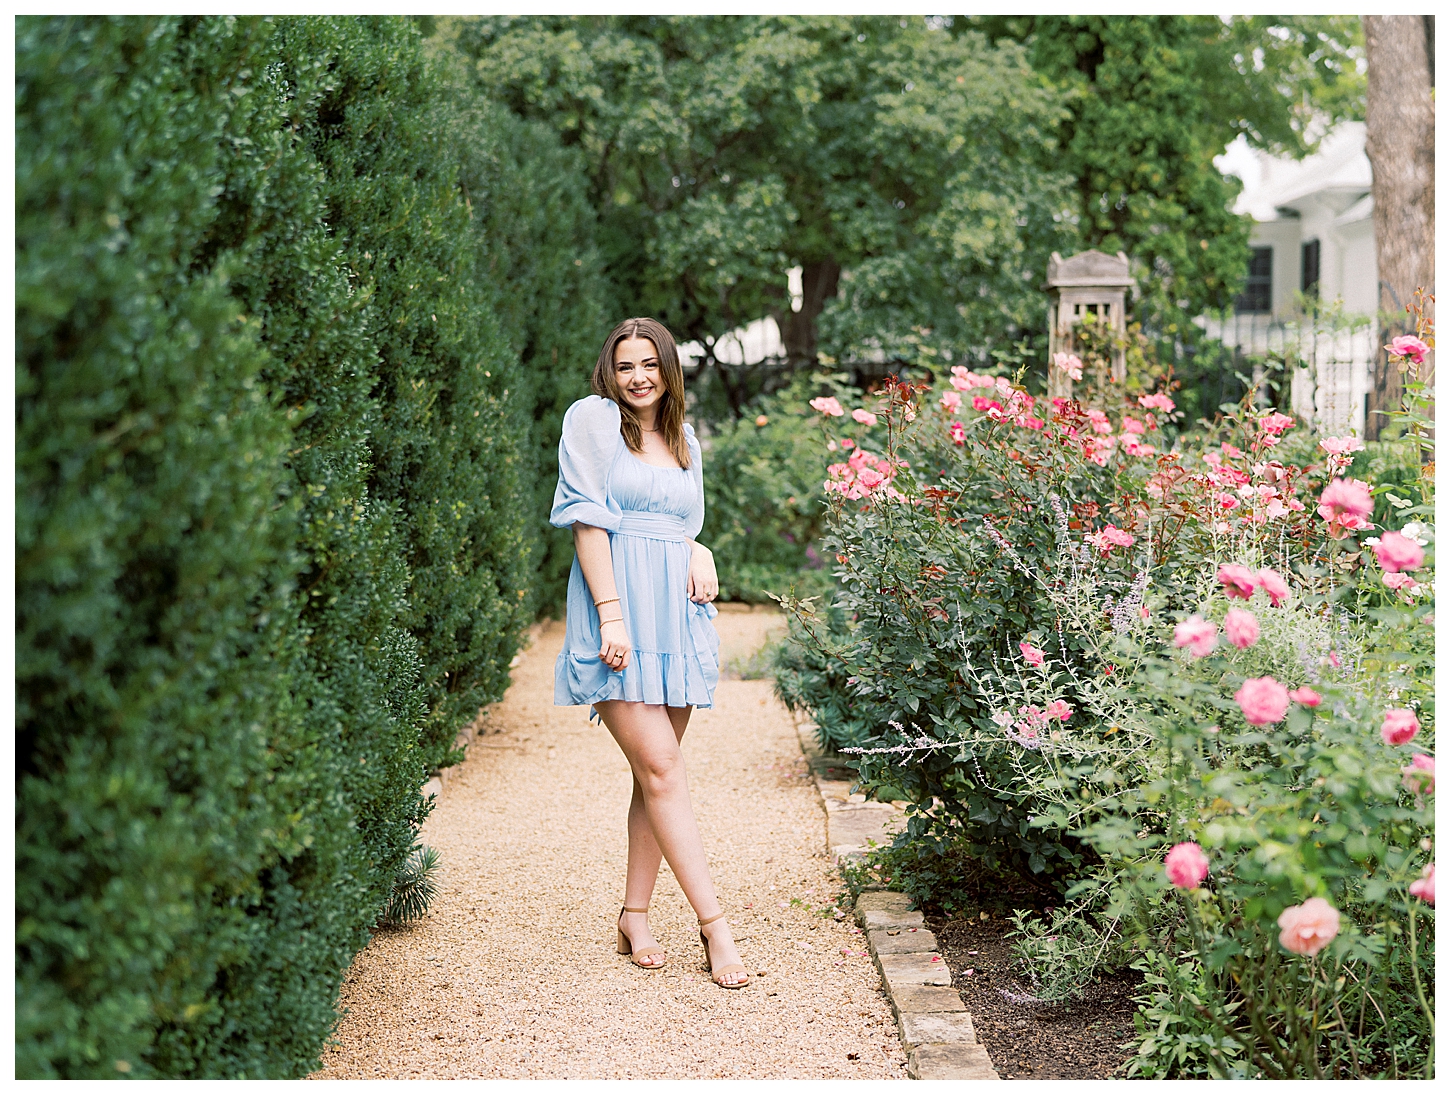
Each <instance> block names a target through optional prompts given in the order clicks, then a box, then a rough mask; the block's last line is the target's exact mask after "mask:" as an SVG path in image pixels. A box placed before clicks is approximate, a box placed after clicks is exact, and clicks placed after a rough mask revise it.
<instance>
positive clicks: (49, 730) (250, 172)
mask: <svg viewBox="0 0 1450 1095" xmlns="http://www.w3.org/2000/svg"><path fill="white" fill-rule="evenodd" d="M457 90H458V87H457V81H456V80H455V79H454V78H453V77H452V76H450V74H449V73H448V72H447V70H446V69H445V68H444V67H443V65H442V64H441V63H440V62H439V61H437V60H435V59H432V58H431V57H430V55H429V52H428V50H426V49H425V48H424V44H423V42H422V40H421V39H420V37H419V35H418V33H417V31H416V30H415V28H414V27H413V25H412V23H411V22H410V21H408V20H405V19H396V18H362V19H345V18H331V17H330V18H296V19H279V20H268V19H233V18H228V17H205V18H177V17H168V18H140V17H138V18H129V17H128V18H106V19H100V18H72V17H27V18H22V19H19V20H18V21H17V25H16V185H17V193H16V235H17V252H16V334H17V339H16V342H17V347H16V397H17V423H16V425H17V437H16V492H17V514H16V529H17V532H16V541H17V542H16V551H17V555H16V559H17V563H16V592H17V644H16V688H17V704H16V721H17V745H16V763H17V781H16V944H17V951H16V1009H17V1010H16V1073H17V1075H18V1076H21V1077H106V1076H109V1077H117V1076H128V1077H132V1078H140V1077H147V1076H178V1077H185V1076H234V1077H235V1076H250V1077H264V1076H276V1077H280V1076H295V1075H299V1074H303V1073H305V1072H306V1071H308V1070H309V1069H310V1068H312V1067H314V1065H315V1063H316V1060H317V1055H318V1053H319V1052H320V1050H321V1047H322V1045H323V1043H324V1041H325V1039H326V1037H327V1034H328V1033H329V1031H330V1030H331V1028H332V1025H333V1023H334V1021H335V1018H336V1015H335V1011H334V1002H335V1000H336V994H337V989H338V986H339V984H340V982H341V978H342V976H343V973H344V971H345V970H346V968H347V965H348V963H349V962H350V960H351V958H352V956H353V955H354V954H355V953H356V952H357V950H358V949H359V948H360V947H361V946H362V945H363V944H364V943H365V942H366V941H367V938H368V934H369V932H370V930H371V929H372V927H373V925H374V924H375V921H376V917H377V914H378V911H379V909H380V908H381V906H382V904H383V902H384V900H385V899H386V896H387V893H388V890H389V888H390V885H391V880H392V878H393V875H394V873H395V872H396V870H397V869H398V867H399V865H400V864H401V862H402V860H403V858H404V856H405V854H406V852H407V850H408V848H409V846H410V845H411V843H412V840H413V838H414V835H415V833H416V831H417V827H418V825H419V824H420V823H421V821H422V819H423V817H424V816H425V815H426V812H427V809H428V805H427V803H425V802H424V801H423V800H422V799H421V797H420V795H419V793H418V788H419V786H420V785H421V784H422V782H423V780H424V779H425V777H426V775H427V772H428V770H429V768H431V767H433V766H436V765H438V764H440V763H446V762H448V761H450V760H453V759H456V758H455V757H454V756H453V755H452V753H453V751H452V749H451V744H452V740H453V738H454V735H455V733H456V731H457V729H458V726H459V724H460V723H461V722H463V721H465V720H467V719H468V718H470V717H471V716H472V714H473V712H474V711H476V710H477V708H478V706H479V705H480V704H481V703H484V702H488V701H490V700H493V699H495V698H497V697H498V696H499V695H500V694H501V692H502V689H503V687H504V685H505V683H506V677H507V666H508V663H509V660H510V658H511V657H512V655H513V653H514V652H515V650H516V648H517V643H518V638H519V634H520V632H521V629H522V628H523V626H524V625H525V624H526V622H527V621H528V620H529V619H530V618H531V616H532V613H533V610H534V603H535V599H534V594H533V591H532V582H533V571H534V569H535V567H536V564H537V562H538V559H539V557H540V555H541V552H542V543H541V536H540V532H539V526H540V521H539V519H538V516H537V514H534V513H532V512H531V509H532V508H537V497H536V496H537V495H538V493H539V490H540V488H539V487H538V481H539V478H540V471H539V462H540V459H541V454H540V450H541V448H542V445H541V444H540V442H539V440H538V431H539V428H538V426H537V425H536V423H535V420H534V419H535V414H536V410H537V406H538V405H539V404H547V405H549V406H552V404H553V403H555V402H557V401H558V398H559V397H558V396H556V394H555V391H554V389H555V387H556V386H557V385H556V384H555V382H554V380H553V379H552V377H553V375H554V373H553V367H554V361H555V357H554V354H553V349H554V346H551V344H550V342H549V341H548V338H549V337H550V336H541V334H540V332H541V331H543V330H545V329H546V327H547V325H546V324H539V323H538V321H537V320H535V319H534V318H533V317H532V313H530V314H529V317H528V318H523V317H522V314H521V311H520V310H519V309H515V310H512V311H511V310H510V306H509V303H508V302H511V301H515V300H520V299H528V300H531V301H536V302H547V301H549V300H557V299H559V298H560V296H561V295H565V294H567V295H569V296H570V297H571V301H572V304H571V307H572V312H571V313H570V315H571V316H572V317H573V318H572V320H571V322H576V323H583V324H595V323H598V315H596V314H595V313H598V312H600V311H601V309H600V308H599V306H598V304H597V303H593V304H591V301H594V302H597V300H598V295H597V294H598V289H597V273H596V272H595V267H594V266H593V265H592V264H593V259H592V256H591V255H590V254H588V253H587V248H585V249H584V250H585V251H586V253H585V254H584V255H583V256H582V258H583V260H585V261H581V262H580V263H579V264H577V265H576V263H575V259H576V258H581V255H580V254H579V252H580V250H581V247H580V246H579V238H578V237H579V233H582V234H583V236H584V237H587V228H588V226H587V223H585V222H583V221H578V222H577V227H578V233H576V234H575V238H569V234H568V233H565V234H564V237H563V238H561V239H560V240H559V241H558V244H557V247H558V251H559V252H560V253H559V254H557V255H553V256H549V255H545V256H543V257H542V258H540V257H535V259H533V260H531V263H532V264H528V263H524V262H522V261H521V255H522V253H523V251H524V250H526V249H527V245H535V244H536V243H537V242H538V241H540V240H542V242H543V243H544V245H545V247H547V246H548V245H549V240H548V238H547V235H546V234H545V233H543V231H542V228H543V226H542V225H540V224H538V223H535V224H534V225H533V226H531V227H528V228H527V230H526V231H524V232H523V233H522V235H523V237H525V238H515V239H508V238H505V235H504V233H503V232H502V231H501V227H502V226H503V225H504V224H506V223H507V220H506V209H507V208H508V207H509V203H510V202H512V204H513V207H514V208H521V207H522V206H523V204H524V202H525V199H524V198H522V197H519V196H517V195H508V196H507V197H506V198H505V197H500V199H499V200H498V201H497V202H496V203H495V204H496V206H497V208H494V207H491V206H490V205H489V203H488V201H487V200H486V199H483V200H481V199H480V197H479V196H478V193H477V192H478V191H479V190H480V189H481V185H480V184H481V183H482V182H484V181H486V180H489V179H492V180H493V183H494V184H498V183H499V182H500V180H501V179H502V177H503V176H502V174H501V173H500V172H502V171H506V170H508V163H509V161H510V159H512V162H513V163H514V164H515V166H516V168H518V170H517V171H516V173H517V174H520V175H522V176H523V177H524V178H525V179H527V178H528V177H529V175H530V173H531V172H532V173H534V175H535V176H536V177H537V176H538V174H539V173H541V172H548V171H552V170H553V168H554V166H556V164H555V163H554V160H556V159H557V154H556V150H554V149H550V148H547V147H544V148H531V147H530V146H529V142H528V140H527V139H526V138H527V137H528V135H527V134H524V135H521V134H520V133H519V132H518V131H517V129H516V128H515V129H513V130H505V129H503V128H502V127H500V126H497V125H494V124H493V121H492V119H493V116H492V115H491V114H490V112H489V110H488V109H487V108H486V106H480V105H478V104H476V103H470V102H468V101H466V100H461V99H460V97H459V96H458V94H457ZM460 134H462V135H463V137H464V138H467V139H460ZM470 134H471V135H472V136H471V137H469V135H470ZM490 148H491V149H494V150H495V152H496V153H497V154H495V155H494V156H493V159H492V160H491V161H488V162H487V163H483V164H482V166H480V161H479V156H480V155H481V152H480V150H485V151H486V150H487V149H490ZM551 157H554V160H551ZM490 163H491V164H492V165H493V166H492V167H490V166H489V164H490ZM490 171H492V174H490ZM470 187H472V190H473V192H472V193H471V192H470ZM482 189H486V188H482ZM564 189H565V191H567V186H566V187H565V188H564ZM566 198H567V193H566ZM556 204H557V203H556ZM576 213H577V210H576ZM585 242H586V243H587V238H586V240H585ZM566 251H567V252H568V253H567V254H565V253H564V252H566ZM560 271H564V274H562V275H561V273H560ZM591 279H592V280H591ZM534 306H537V305H534ZM591 309H593V311H591ZM530 324H533V326H532V327H531V326H530ZM569 330H570V328H569V327H568V326H567V325H566V326H558V325H556V329H555V331H554V333H553V334H552V337H555V338H564V337H567V335H568V332H569ZM554 345H557V344H554ZM561 356H562V355H561ZM566 364H567V365H568V367H569V368H570V369H573V368H577V365H576V364H575V363H573V362H568V363H566ZM565 371H566V370H565V368H564V367H563V366H561V367H560V370H559V372H560V374H562V373H564V372H565ZM586 375H587V370H586ZM566 386H567V385H566ZM536 392H541V393H543V394H542V395H536V394H535V393H536Z"/></svg>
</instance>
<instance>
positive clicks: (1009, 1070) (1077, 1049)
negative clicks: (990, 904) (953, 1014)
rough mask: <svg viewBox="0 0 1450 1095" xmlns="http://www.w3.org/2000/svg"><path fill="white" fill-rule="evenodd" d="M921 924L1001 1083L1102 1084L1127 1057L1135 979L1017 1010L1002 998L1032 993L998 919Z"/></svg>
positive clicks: (1115, 979) (1104, 981)
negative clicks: (948, 971) (1067, 999)
mask: <svg viewBox="0 0 1450 1095" xmlns="http://www.w3.org/2000/svg"><path fill="white" fill-rule="evenodd" d="M926 924H927V927H928V928H930V929H931V930H932V931H933V932H935V933H936V937H937V944H938V945H939V946H940V947H941V952H942V954H943V955H945V956H946V959H947V962H948V964H949V965H950V966H951V968H952V970H953V971H954V973H953V980H952V984H953V986H954V987H955V988H956V989H957V991H958V992H960V993H961V996H962V1001H963V1002H964V1003H965V1004H966V1005H967V1011H968V1012H970V1013H971V1016H972V1025H973V1026H974V1027H975V1028H976V1032H977V1041H979V1042H981V1043H982V1045H984V1046H985V1047H986V1048H987V1052H988V1054H990V1055H991V1058H992V1064H993V1066H994V1067H995V1068H996V1069H997V1072H998V1074H999V1075H1000V1076H1001V1077H1002V1079H1004V1080H1106V1079H1108V1078H1110V1077H1112V1076H1113V1075H1114V1074H1115V1073H1117V1070H1118V1069H1119V1068H1121V1066H1122V1065H1123V1064H1124V1063H1126V1062H1127V1060H1128V1059H1129V1057H1131V1056H1132V1054H1131V1053H1130V1052H1129V1051H1128V1050H1126V1049H1123V1048H1121V1047H1122V1045H1123V1044H1124V1043H1125V1042H1127V1041H1128V1039H1129V1038H1130V1037H1131V1036H1132V1035H1133V1012H1134V1011H1135V1010H1136V1006H1135V1005H1134V1003H1133V999H1132V997H1133V993H1134V992H1135V991H1136V990H1137V987H1138V981H1139V978H1138V975H1137V974H1136V973H1133V972H1131V971H1128V972H1125V973H1123V974H1119V975H1114V976H1108V977H1104V978H1100V979H1099V980H1098V981H1097V982H1096V983H1094V985H1093V986H1092V988H1091V989H1089V990H1088V994H1087V996H1086V998H1085V999H1082V1000H1075V1001H1072V1002H1071V1003H1067V1004H1032V1003H1016V1002H1014V1001H1013V1000H1011V999H1008V998H1007V997H1006V996H1004V995H1003V992H1004V991H1005V992H1008V993H1011V994H1013V995H1014V996H1017V997H1028V996H1030V995H1031V986H1030V985H1024V984H1023V983H1022V982H1021V980H1019V977H1018V971H1017V969H1016V966H1015V963H1014V962H1013V959H1012V948H1011V946H1010V944H1009V943H1008V941H1007V938H1006V937H1007V933H1008V932H1009V931H1011V930H1012V925H1011V923H1010V922H1009V921H1008V920H1006V919H1004V918H1003V917H1002V915H1001V914H1000V913H991V914H989V916H988V919H986V920H982V919H980V914H979V915H978V917H977V918H976V919H951V920H948V919H946V918H944V917H941V916H928V917H927V918H926Z"/></svg>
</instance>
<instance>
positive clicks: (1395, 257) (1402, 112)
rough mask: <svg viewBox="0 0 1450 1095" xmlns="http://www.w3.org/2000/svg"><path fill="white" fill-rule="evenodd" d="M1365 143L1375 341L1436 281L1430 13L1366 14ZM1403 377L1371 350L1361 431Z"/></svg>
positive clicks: (1371, 426) (1403, 322) (1403, 327)
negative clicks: (1375, 280) (1375, 274)
mask: <svg viewBox="0 0 1450 1095" xmlns="http://www.w3.org/2000/svg"><path fill="white" fill-rule="evenodd" d="M1363 18H1364V46H1365V57H1366V60H1367V62H1368V70H1367V72H1366V84H1367V86H1366V96H1365V131H1366V139H1365V151H1366V152H1367V153H1368V155H1369V162H1370V166H1371V168H1372V169H1373V172H1374V181H1373V183H1372V184H1371V185H1372V191H1371V193H1372V194H1373V195H1374V236H1375V258H1376V261H1377V262H1378V265H1379V307H1380V315H1381V321H1380V322H1381V326H1382V328H1383V330H1382V335H1383V337H1382V338H1381V339H1380V342H1381V344H1383V343H1386V342H1388V341H1389V340H1390V338H1392V337H1393V336H1394V335H1396V334H1403V333H1405V332H1406V331H1407V330H1408V329H1409V324H1408V316H1407V314H1406V312H1405V307H1406V306H1407V305H1408V304H1409V303H1410V300H1411V298H1412V297H1413V296H1414V293H1415V290H1416V289H1417V288H1423V289H1424V290H1425V291H1426V292H1427V293H1433V292H1434V286H1435V105H1434V101H1433V99H1432V98H1431V94H1430V89H1431V73H1430V51H1429V37H1428V36H1429V35H1430V34H1432V33H1433V24H1431V23H1429V22H1428V20H1430V19H1431V18H1432V17H1431V16H1420V15H1366V16H1364V17H1363ZM1403 395H1404V379H1403V377H1402V376H1401V375H1400V372H1399V370H1398V369H1396V368H1395V367H1393V366H1392V365H1390V363H1389V359H1388V357H1387V356H1386V354H1385V352H1384V351H1383V350H1380V352H1379V354H1378V355H1377V356H1376V358H1375V363H1374V377H1373V378H1372V383H1371V385H1370V393H1369V408H1368V414H1366V415H1365V436H1366V437H1368V438H1371V439H1374V438H1377V437H1378V436H1379V433H1380V430H1381V429H1382V428H1383V427H1384V426H1385V425H1386V424H1387V419H1385V417H1384V414H1383V412H1385V411H1391V410H1397V409H1398V408H1399V407H1400V401H1401V399H1402V397H1403Z"/></svg>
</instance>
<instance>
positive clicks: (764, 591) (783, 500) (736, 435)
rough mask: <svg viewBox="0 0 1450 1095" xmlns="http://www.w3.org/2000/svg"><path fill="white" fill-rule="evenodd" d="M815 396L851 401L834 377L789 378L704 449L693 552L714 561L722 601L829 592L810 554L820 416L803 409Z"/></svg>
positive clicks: (821, 512)
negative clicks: (699, 547)
mask: <svg viewBox="0 0 1450 1095" xmlns="http://www.w3.org/2000/svg"><path fill="white" fill-rule="evenodd" d="M822 390H826V391H829V392H831V393H833V394H836V395H839V396H840V397H841V398H842V399H844V400H846V401H848V402H850V401H851V400H853V399H854V400H858V401H859V399H860V393H859V392H856V391H854V389H851V388H850V387H848V386H847V385H846V384H845V383H844V382H843V380H842V379H841V378H840V377H836V376H829V375H818V376H814V377H805V376H801V377H797V378H796V379H795V380H794V381H792V382H791V384H790V385H789V386H787V387H786V388H785V389H783V390H781V391H779V392H775V393H773V394H771V395H767V396H762V397H761V398H759V399H757V400H755V401H754V402H753V403H752V404H750V406H748V407H747V408H746V410H745V412H744V413H743V414H742V415H741V416H740V417H739V418H736V419H733V420H728V421H725V422H723V423H720V424H718V425H716V426H714V427H712V428H711V430H710V433H709V436H708V437H707V439H706V440H705V441H704V443H703V446H702V447H703V449H704V457H705V467H706V472H707V474H706V476H705V527H704V529H703V531H702V532H701V533H700V542H701V543H703V544H706V545H708V546H709V548H710V550H711V551H713V552H714V553H715V566H716V568H717V570H718V571H719V574H720V597H721V598H722V599H723V600H727V601H748V602H750V603H754V604H761V603H768V601H769V597H770V594H772V593H775V594H777V595H779V594H789V593H792V592H794V593H795V594H796V595H798V596H809V595H811V594H816V593H824V592H825V591H827V590H829V589H830V587H831V579H830V574H829V572H828V571H827V570H826V568H825V563H824V561H823V560H822V559H821V557H820V554H819V552H818V548H819V540H820V537H821V532H822V528H823V523H824V521H825V516H826V508H825V505H824V504H823V502H822V499H821V483H822V482H823V481H824V480H825V476H826V471H825V465H826V463H827V461H826V460H825V459H823V452H824V446H825V438H824V437H823V436H822V434H821V430H820V425H819V417H820V416H819V415H817V414H816V413H815V412H814V411H812V410H811V409H810V407H809V406H807V401H808V400H809V399H810V398H811V397H812V396H814V395H817V394H818V393H819V392H821V391H822Z"/></svg>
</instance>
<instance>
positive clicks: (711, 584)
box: [686, 540, 720, 604]
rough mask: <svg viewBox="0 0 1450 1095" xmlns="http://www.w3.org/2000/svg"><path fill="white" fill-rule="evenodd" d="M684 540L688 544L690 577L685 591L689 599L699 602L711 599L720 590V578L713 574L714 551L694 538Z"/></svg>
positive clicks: (702, 602)
mask: <svg viewBox="0 0 1450 1095" xmlns="http://www.w3.org/2000/svg"><path fill="white" fill-rule="evenodd" d="M686 542H687V543H688V544H689V545H690V579H689V582H688V584H687V587H686V592H687V593H688V594H689V595H690V600H692V601H698V602H699V603H700V604H704V603H706V602H707V601H713V600H714V599H715V595H716V594H718V593H719V592H720V579H719V578H718V577H717V576H716V574H715V553H714V552H713V551H711V550H710V549H709V548H707V547H706V546H705V545H704V544H697V543H695V541H694V540H689V541H686Z"/></svg>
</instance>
